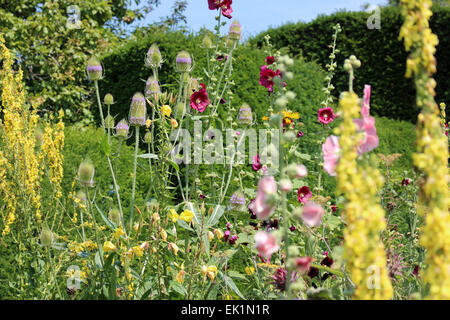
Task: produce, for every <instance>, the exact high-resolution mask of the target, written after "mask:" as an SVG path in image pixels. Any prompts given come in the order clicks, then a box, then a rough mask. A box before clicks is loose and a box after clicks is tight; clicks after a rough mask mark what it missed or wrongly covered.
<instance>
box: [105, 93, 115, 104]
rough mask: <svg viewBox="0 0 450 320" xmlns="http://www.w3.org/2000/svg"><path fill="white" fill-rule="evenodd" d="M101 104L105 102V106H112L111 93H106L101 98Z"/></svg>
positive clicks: (112, 98)
mask: <svg viewBox="0 0 450 320" xmlns="http://www.w3.org/2000/svg"><path fill="white" fill-rule="evenodd" d="M103 102H105V104H106V105H108V106H110V105H112V104H114V97H113V96H112V94H111V93H107V94H106V95H105V97H104V98H103Z"/></svg>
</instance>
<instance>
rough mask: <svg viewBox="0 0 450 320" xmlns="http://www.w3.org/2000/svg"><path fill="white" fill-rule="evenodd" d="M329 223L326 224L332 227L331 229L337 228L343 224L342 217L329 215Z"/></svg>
mask: <svg viewBox="0 0 450 320" xmlns="http://www.w3.org/2000/svg"><path fill="white" fill-rule="evenodd" d="M326 221H327V224H326V226H327V227H328V228H329V229H330V231H332V230H334V229H337V228H338V227H339V226H340V225H342V224H343V222H342V219H341V218H340V217H337V216H332V215H330V216H329V217H327V220H326Z"/></svg>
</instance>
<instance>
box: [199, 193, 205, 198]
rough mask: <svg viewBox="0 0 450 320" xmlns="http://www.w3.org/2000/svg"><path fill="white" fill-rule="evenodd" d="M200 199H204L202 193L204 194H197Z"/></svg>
mask: <svg viewBox="0 0 450 320" xmlns="http://www.w3.org/2000/svg"><path fill="white" fill-rule="evenodd" d="M198 197H199V198H200V199H205V198H206V196H205V195H204V194H201V195H199V196H198Z"/></svg>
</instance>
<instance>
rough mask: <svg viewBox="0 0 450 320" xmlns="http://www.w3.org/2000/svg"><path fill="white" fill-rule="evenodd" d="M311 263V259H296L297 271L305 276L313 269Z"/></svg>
mask: <svg viewBox="0 0 450 320" xmlns="http://www.w3.org/2000/svg"><path fill="white" fill-rule="evenodd" d="M311 262H312V258H311V257H299V258H297V259H295V266H296V267H297V270H298V271H299V272H300V273H301V274H303V273H305V272H307V271H308V270H309V268H310V267H311Z"/></svg>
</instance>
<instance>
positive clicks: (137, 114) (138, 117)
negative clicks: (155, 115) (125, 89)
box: [129, 92, 147, 126]
mask: <svg viewBox="0 0 450 320" xmlns="http://www.w3.org/2000/svg"><path fill="white" fill-rule="evenodd" d="M146 117H147V107H146V105H145V97H144V95H143V94H142V93H140V92H136V93H135V94H134V96H133V98H132V99H131V105H130V117H129V123H130V125H132V126H143V125H145V120H146Z"/></svg>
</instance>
